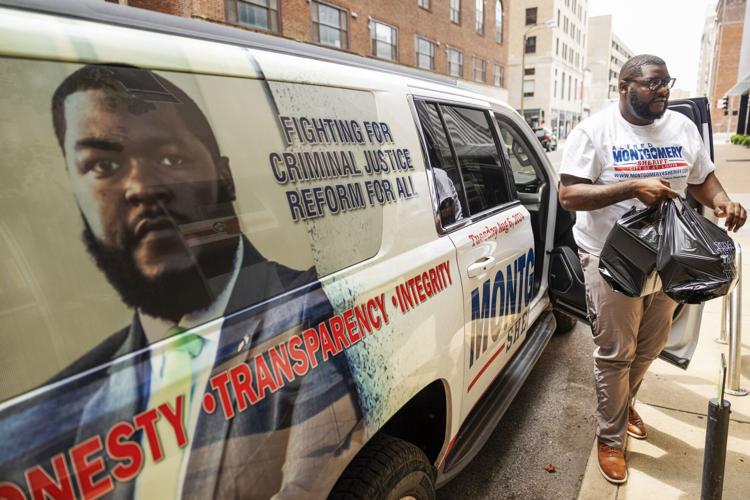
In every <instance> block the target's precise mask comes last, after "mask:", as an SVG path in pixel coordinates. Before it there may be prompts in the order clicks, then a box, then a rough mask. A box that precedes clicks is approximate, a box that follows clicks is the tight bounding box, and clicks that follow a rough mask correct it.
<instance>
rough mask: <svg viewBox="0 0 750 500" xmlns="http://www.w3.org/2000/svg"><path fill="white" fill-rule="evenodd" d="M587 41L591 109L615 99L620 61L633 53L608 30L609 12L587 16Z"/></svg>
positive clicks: (628, 57) (610, 18)
mask: <svg viewBox="0 0 750 500" xmlns="http://www.w3.org/2000/svg"><path fill="white" fill-rule="evenodd" d="M588 38H589V40H596V43H590V44H589V45H588V48H587V54H588V57H587V59H588V68H589V70H590V71H591V94H590V95H591V112H592V113H596V112H597V111H601V110H602V109H604V108H605V107H607V106H608V105H609V104H611V103H613V102H616V101H617V100H618V93H617V92H618V91H617V82H618V81H619V75H620V69H622V65H623V64H624V63H625V61H627V60H628V59H630V58H631V57H633V55H634V54H633V51H632V50H630V49H629V48H628V47H627V46H626V45H625V43H624V42H623V41H622V39H620V37H618V36H617V35H616V34H615V33H614V31H613V30H612V16H610V15H606V16H594V17H590V18H589V28H588Z"/></svg>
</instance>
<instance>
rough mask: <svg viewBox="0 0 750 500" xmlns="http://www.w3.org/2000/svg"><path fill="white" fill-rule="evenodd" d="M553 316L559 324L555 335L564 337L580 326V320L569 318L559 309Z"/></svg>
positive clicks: (553, 312) (555, 310)
mask: <svg viewBox="0 0 750 500" xmlns="http://www.w3.org/2000/svg"><path fill="white" fill-rule="evenodd" d="M552 314H554V315H555V322H556V323H557V326H556V327H555V335H563V334H565V333H569V332H572V331H573V329H574V328H575V327H576V325H577V324H578V320H577V319H575V318H574V317H573V316H569V315H567V314H565V313H564V312H560V311H558V310H557V309H554V310H553V311H552Z"/></svg>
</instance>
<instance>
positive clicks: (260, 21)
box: [237, 0, 279, 32]
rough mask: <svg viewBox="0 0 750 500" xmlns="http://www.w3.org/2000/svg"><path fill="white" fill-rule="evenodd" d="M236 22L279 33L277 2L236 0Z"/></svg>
mask: <svg viewBox="0 0 750 500" xmlns="http://www.w3.org/2000/svg"><path fill="white" fill-rule="evenodd" d="M237 22H238V23H239V24H244V25H247V26H250V27H252V28H257V29H261V30H266V31H274V32H278V31H279V6H278V3H277V0H237Z"/></svg>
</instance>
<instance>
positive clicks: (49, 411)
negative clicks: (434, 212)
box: [0, 237, 361, 498]
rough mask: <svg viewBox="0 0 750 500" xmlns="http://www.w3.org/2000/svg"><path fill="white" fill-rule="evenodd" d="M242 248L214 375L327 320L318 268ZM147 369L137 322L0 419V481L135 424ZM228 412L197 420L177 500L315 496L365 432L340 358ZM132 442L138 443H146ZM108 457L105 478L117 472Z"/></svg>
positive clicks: (19, 477)
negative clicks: (118, 426) (337, 458)
mask: <svg viewBox="0 0 750 500" xmlns="http://www.w3.org/2000/svg"><path fill="white" fill-rule="evenodd" d="M243 238H244V237H243ZM243 243H244V252H243V256H242V265H241V269H240V271H239V275H238V277H237V280H236V282H235V285H234V288H233V290H232V292H231V295H230V299H229V303H228V305H227V309H226V311H225V319H224V322H223V324H222V326H221V334H220V337H219V338H220V340H219V346H218V350H217V353H216V358H215V362H214V367H213V370H212V374H215V373H219V372H221V371H223V370H226V369H228V368H231V367H232V366H235V365H237V364H239V363H243V362H246V363H249V364H252V362H253V361H252V360H253V358H254V356H255V355H256V354H258V353H259V352H260V351H262V350H264V349H265V348H267V347H270V346H272V345H276V344H278V343H280V342H283V341H284V340H286V339H288V338H291V337H292V336H294V335H298V334H300V333H302V331H304V330H305V329H307V328H310V327H315V326H317V325H318V324H319V323H320V322H322V321H326V320H327V319H328V318H329V317H330V316H331V315H332V314H333V310H332V307H331V304H330V302H329V301H328V298H327V296H326V295H325V292H324V291H323V289H322V288H321V286H320V283H319V282H318V280H317V277H316V274H315V271H314V269H310V270H308V271H296V270H292V269H289V268H287V267H284V266H282V265H280V264H278V263H275V262H272V261H268V260H266V259H265V258H263V257H262V256H261V255H260V254H259V253H258V252H257V250H255V248H254V247H253V246H252V245H251V244H250V242H249V241H248V240H247V239H244V240H243ZM150 369H151V368H150V363H149V349H148V346H147V343H146V338H145V335H144V333H143V330H142V328H141V324H140V321H139V320H138V314H137V313H136V314H135V315H134V318H133V321H132V323H131V325H130V326H129V327H126V328H124V329H122V330H120V331H118V332H116V333H115V334H113V335H111V336H110V337H109V338H107V339H106V340H105V341H104V342H102V343H101V344H99V345H98V346H96V347H95V348H94V349H92V350H91V351H90V352H88V353H87V354H86V355H84V356H83V357H82V358H81V359H79V360H78V361H77V362H76V363H74V364H73V365H71V366H70V367H69V368H68V369H66V370H65V371H64V372H63V373H61V374H60V375H58V377H56V380H59V381H60V382H57V383H56V382H53V383H52V384H51V386H48V387H47V388H45V390H43V392H40V393H39V394H37V395H34V396H33V397H31V398H28V399H27V400H26V401H24V402H23V403H21V404H18V405H13V406H9V407H8V408H5V409H3V410H2V411H0V435H2V436H3V440H4V441H6V440H7V439H10V441H12V442H7V441H6V443H4V445H3V447H2V448H3V449H2V451H0V482H1V481H4V480H12V481H13V482H15V483H16V484H18V485H22V484H24V481H23V470H24V469H25V468H26V467H29V466H34V465H37V464H42V465H44V466H45V468H46V470H48V471H51V467H50V462H49V460H50V458H51V457H52V456H53V455H55V454H57V453H66V452H67V451H68V449H69V448H70V446H72V445H74V444H75V443H79V442H82V441H83V440H85V439H87V438H89V437H91V436H95V435H99V436H101V437H102V439H105V437H106V435H107V432H108V431H109V430H110V429H111V428H112V426H113V425H115V424H116V423H118V422H122V421H125V422H131V421H132V419H133V416H134V415H136V414H138V413H139V412H141V411H143V410H145V409H146V405H147V404H148V401H147V398H148V387H149V384H150V382H149V381H150ZM73 374H75V375H73ZM69 375H73V376H74V379H73V380H70V379H69V378H68V377H69ZM200 396H202V393H198V397H200ZM232 403H233V405H235V416H234V417H233V418H231V419H229V420H227V419H225V418H224V415H223V413H222V411H221V409H217V411H215V412H214V413H213V414H208V413H205V412H203V411H201V413H200V415H199V417H198V421H197V424H196V429H195V434H194V436H192V437H190V438H189V446H190V447H191V450H190V455H189V462H188V466H187V473H186V474H185V481H184V483H183V487H182V495H183V497H186V498H214V497H220V498H269V497H271V496H273V495H276V496H277V497H279V498H281V497H295V498H301V497H305V496H310V497H313V496H317V495H319V494H321V493H324V491H325V490H326V489H327V488H329V487H330V486H331V485H332V484H333V482H334V481H335V478H336V477H337V476H338V474H340V472H341V470H340V469H341V467H342V466H340V465H337V464H336V461H333V460H330V459H331V458H332V457H335V456H338V455H340V454H342V453H346V452H347V451H348V450H349V449H350V448H351V439H352V436H353V435H354V433H355V431H356V430H358V429H359V428H360V425H361V417H360V410H359V404H358V401H357V396H356V389H355V386H354V381H353V378H352V376H351V373H350V371H349V366H348V363H347V361H346V355H345V353H340V354H339V355H337V356H335V357H333V358H331V359H329V360H328V361H327V362H323V360H322V359H319V364H318V366H317V367H316V368H314V369H312V370H311V371H310V372H309V373H307V374H306V375H305V376H304V377H297V378H295V379H294V380H293V381H291V382H289V383H287V384H286V385H285V386H284V387H283V388H282V389H280V390H278V391H277V392H275V393H271V394H268V395H267V396H266V397H265V398H264V399H263V400H261V401H260V402H258V403H257V404H256V405H254V406H251V407H250V408H248V409H247V410H246V411H244V412H242V413H239V412H238V411H237V408H236V402H235V401H232ZM139 434H140V431H139ZM134 439H138V440H139V442H141V443H143V442H144V440H145V438H144V436H142V435H137V436H135V437H134ZM6 444H7V445H8V446H6ZM144 452H146V453H147V451H146V450H145V449H144ZM104 458H105V461H107V469H108V470H111V469H112V467H113V466H114V465H115V464H116V463H115V462H113V461H110V460H109V458H108V457H106V456H104ZM136 482H137V478H136V479H135V480H133V481H129V482H125V483H119V482H115V489H114V491H113V497H114V498H132V497H133V494H134V492H135V489H136Z"/></svg>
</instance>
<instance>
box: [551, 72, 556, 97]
mask: <svg viewBox="0 0 750 500" xmlns="http://www.w3.org/2000/svg"><path fill="white" fill-rule="evenodd" d="M553 89H554V90H553V91H552V97H554V98H555V99H557V70H555V84H554V86H553Z"/></svg>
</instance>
